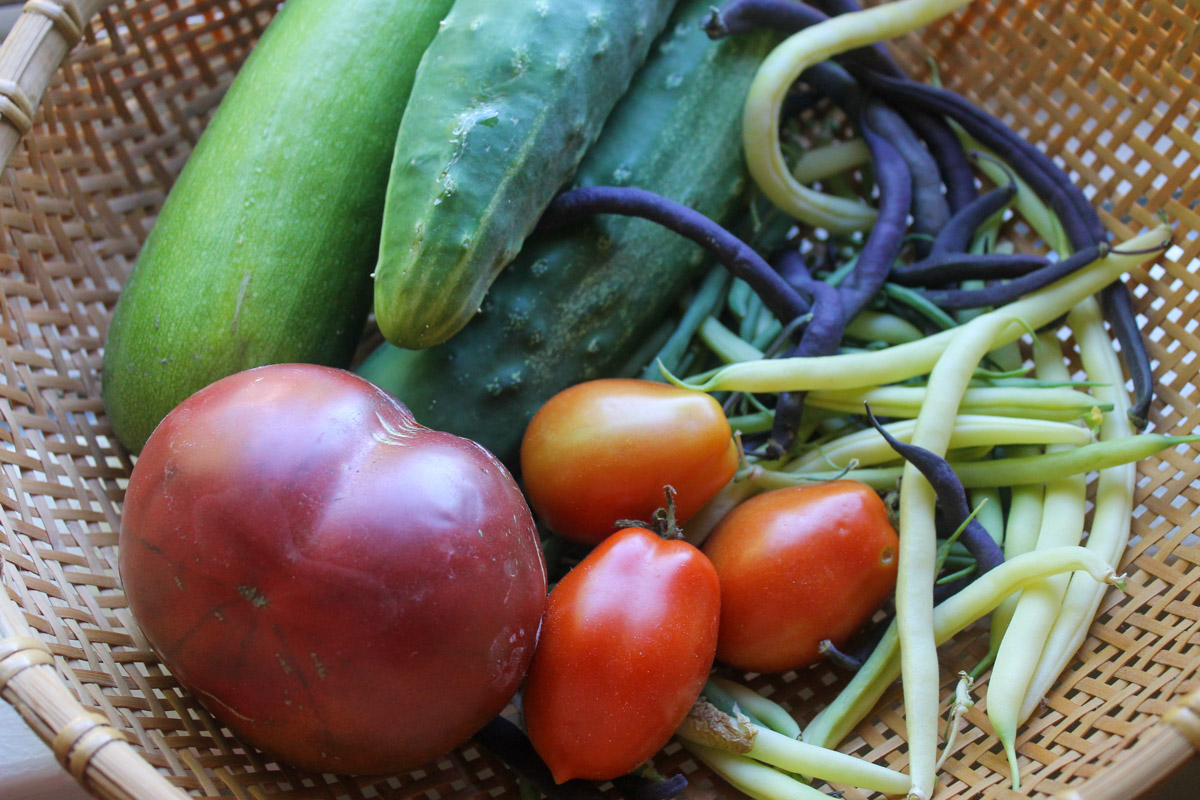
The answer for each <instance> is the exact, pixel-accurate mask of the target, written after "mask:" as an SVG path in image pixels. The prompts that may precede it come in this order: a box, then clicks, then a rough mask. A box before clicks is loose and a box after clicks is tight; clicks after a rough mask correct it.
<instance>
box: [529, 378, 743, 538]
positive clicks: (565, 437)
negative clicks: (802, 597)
mask: <svg viewBox="0 0 1200 800" xmlns="http://www.w3.org/2000/svg"><path fill="white" fill-rule="evenodd" d="M736 470H737V448H736V446H735V444H734V442H733V436H732V433H731V431H730V428H729V422H728V420H726V418H725V414H724V412H722V410H721V406H720V404H719V403H717V402H716V401H715V400H713V399H712V398H711V397H709V396H708V395H706V394H704V393H703V392H697V391H692V390H689V389H682V388H679V387H676V386H671V385H668V384H664V383H655V382H654V381H644V380H633V379H624V378H603V379H600V380H594V381H586V382H584V383H580V384H576V385H575V386H572V387H570V388H567V389H564V390H563V391H561V392H559V393H558V394H556V395H555V396H554V397H552V398H550V400H549V401H547V402H546V404H545V405H544V406H542V408H541V409H539V410H538V412H537V414H535V415H534V417H533V419H532V420H531V421H530V423H529V427H528V428H527V429H526V431H525V436H524V439H523V440H522V442H521V479H522V482H523V483H524V486H525V493H526V495H527V496H528V497H529V504H530V505H531V506H532V507H533V511H534V514H536V515H537V517H538V519H540V520H541V521H542V522H543V523H545V525H546V527H548V528H550V530H552V531H554V532H555V533H557V534H559V535H560V536H563V537H565V538H567V539H570V540H572V541H575V542H580V543H582V544H596V543H597V542H599V541H601V540H602V539H604V537H606V536H608V535H609V534H611V533H612V532H613V531H615V530H616V529H617V527H618V526H617V524H616V522H617V521H618V520H647V521H648V520H650V518H651V515H653V513H654V511H655V510H656V509H658V508H659V506H661V505H662V504H663V487H664V486H668V485H669V486H671V487H673V488H674V489H675V515H676V521H677V522H678V523H679V524H681V525H682V524H683V523H684V522H685V521H686V520H687V519H688V517H690V516H691V515H692V514H694V513H696V511H698V510H699V509H700V507H701V506H703V505H704V504H705V503H706V502H708V500H709V499H710V498H711V497H712V496H713V495H714V494H716V493H717V491H719V490H720V489H721V487H722V486H724V485H725V484H726V483H728V482H729V481H730V479H731V478H733V474H734V472H736Z"/></svg>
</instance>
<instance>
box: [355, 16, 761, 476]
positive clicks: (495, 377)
mask: <svg viewBox="0 0 1200 800" xmlns="http://www.w3.org/2000/svg"><path fill="white" fill-rule="evenodd" d="M709 10H710V3H709V0H685V2H683V3H681V4H680V7H679V9H678V10H677V11H676V13H675V15H674V17H673V18H672V23H671V25H669V26H668V28H667V31H666V32H665V33H664V34H663V35H662V36H661V37H660V39H659V41H658V42H657V44H656V46H655V47H654V48H653V49H652V51H651V54H650V56H649V58H648V59H647V61H646V64H645V66H644V67H643V68H642V70H641V71H640V72H639V73H638V74H637V76H636V77H635V79H634V81H633V83H632V85H631V86H630V89H629V92H628V93H627V94H626V95H625V97H624V98H623V99H622V100H621V102H620V104H619V105H618V106H617V107H616V108H615V109H614V111H613V113H612V115H611V116H610V117H609V120H608V123H607V124H606V126H605V127H604V130H603V132H602V133H601V135H600V137H599V139H598V140H597V141H596V144H595V145H594V146H593V147H592V148H591V149H590V150H589V151H588V153H587V155H586V157H585V158H584V160H583V162H582V164H581V165H580V167H579V171H578V173H577V174H576V179H575V183H576V184H578V185H589V184H590V185H597V184H605V185H613V184H627V185H631V186H639V187H642V188H645V189H649V190H652V191H656V192H659V193H660V194H663V195H665V196H667V197H670V198H672V199H674V200H677V201H679V202H682V203H685V204H687V205H689V206H691V207H692V208H695V209H696V210H698V211H700V212H702V213H704V214H707V215H709V216H711V217H713V218H715V219H717V220H719V221H725V222H728V221H730V220H731V219H732V218H733V217H734V216H735V215H739V214H740V213H744V208H745V200H746V199H747V197H748V196H749V191H748V184H749V181H748V177H747V174H746V171H745V166H744V159H743V156H742V149H741V125H742V101H743V98H744V97H745V93H746V91H747V89H748V88H749V86H750V82H751V80H752V79H753V76H754V72H755V70H756V69H757V67H758V65H759V63H760V62H761V61H762V59H763V58H764V57H765V55H766V54H767V52H768V51H769V49H770V47H771V46H772V45H773V44H775V43H777V42H778V41H779V37H778V35H777V34H774V33H771V32H760V33H756V34H753V35H747V36H739V37H731V38H728V39H723V40H721V41H719V42H710V41H709V39H708V38H707V36H706V35H705V34H704V32H703V31H702V30H701V28H700V21H701V20H702V19H703V18H704V17H705V15H706V13H708V12H709ZM707 263H709V262H708V261H707V259H706V257H705V255H704V253H703V251H702V250H701V249H700V248H699V247H698V246H696V245H695V244H693V243H691V242H690V241H687V240H685V239H683V238H682V237H680V236H677V235H676V234H674V233H671V232H669V231H667V230H665V229H663V228H661V227H659V226H657V225H654V224H652V223H650V222H646V221H645V220H640V219H631V218H628V217H617V216H603V217H594V218H592V219H589V220H586V221H584V222H581V223H579V224H576V225H573V226H571V227H570V228H567V229H564V230H562V231H559V232H556V233H554V234H550V235H545V234H539V233H535V234H534V235H533V236H532V237H530V239H529V241H528V242H527V243H526V245H525V247H524V248H523V249H522V250H521V252H520V254H519V255H518V257H517V258H516V260H515V261H514V262H513V263H512V264H510V265H509V267H508V268H507V269H506V270H505V271H504V272H503V273H502V274H501V275H500V277H499V278H498V279H497V280H496V282H495V284H493V286H492V288H491V290H490V291H489V292H488V294H487V297H486V298H485V300H484V304H483V310H482V311H481V312H480V313H479V314H478V315H477V316H476V317H475V318H474V319H473V320H471V322H470V323H469V324H468V325H467V326H466V327H465V328H463V330H462V331H461V332H459V334H458V335H456V336H455V337H454V338H453V339H451V340H449V341H448V342H446V343H444V344H441V345H438V346H437V347H433V348H429V349H425V350H402V349H399V348H396V347H393V346H391V345H384V346H382V347H380V348H379V349H377V350H375V351H374V352H373V353H372V354H371V355H370V356H369V357H368V358H367V360H366V361H365V362H364V363H363V364H361V365H360V366H359V367H358V371H359V373H360V374H361V375H363V376H365V377H366V378H368V379H369V380H371V381H374V382H375V383H376V384H378V385H379V386H382V387H383V388H384V389H386V390H388V391H389V392H391V393H392V394H394V395H396V396H397V397H399V398H400V399H401V400H402V401H403V402H404V403H406V404H407V405H408V406H409V408H410V409H411V410H412V411H413V413H414V415H415V416H416V418H417V420H418V421H419V422H421V423H422V424H425V425H429V426H431V427H435V428H439V429H443V430H450V431H454V432H455V433H457V434H459V435H461V436H466V437H468V438H471V439H474V440H476V441H478V442H480V443H481V444H483V445H484V446H485V447H487V448H488V449H490V450H491V451H492V452H493V453H495V454H496V455H497V456H499V457H500V458H501V459H502V460H503V461H505V462H506V463H508V464H509V465H515V459H516V455H517V450H518V447H519V444H520V440H521V436H522V434H523V432H524V430H525V426H526V424H527V423H528V421H529V419H530V417H532V415H533V413H534V411H536V410H537V408H538V407H540V406H541V404H542V403H544V402H545V401H546V400H547V399H548V398H549V397H550V396H551V395H553V394H554V393H555V392H557V391H559V390H561V389H564V388H566V387H567V386H569V385H571V384H572V383H576V382H578V381H582V380H585V379H589V378H596V377H600V376H604V375H610V374H613V373H615V372H616V371H617V370H619V369H621V368H622V367H623V366H624V365H625V362H626V361H627V360H628V359H629V358H630V357H631V356H632V355H633V354H634V353H635V352H637V351H638V349H639V346H640V345H642V344H643V342H644V341H645V340H646V339H648V338H649V337H651V336H652V335H653V332H654V330H655V328H656V327H657V326H658V325H659V324H660V323H661V322H662V320H663V317H664V315H665V314H667V313H668V312H669V311H670V309H671V308H672V306H673V304H674V303H675V302H676V301H677V299H678V298H679V297H680V296H681V294H682V293H683V292H684V290H685V289H686V288H687V287H688V285H689V284H690V283H691V282H692V281H693V280H694V279H695V278H696V277H697V276H698V275H699V274H700V272H701V271H702V269H703V268H704V267H705V265H706V264H707Z"/></svg>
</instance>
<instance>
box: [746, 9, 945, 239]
mask: <svg viewBox="0 0 1200 800" xmlns="http://www.w3.org/2000/svg"><path fill="white" fill-rule="evenodd" d="M967 2H968V0H897V2H892V3H888V4H886V5H882V6H877V7H875V8H870V9H867V10H866V11H862V12H859V13H855V14H846V15H843V16H839V17H831V18H830V19H828V20H826V21H824V22H821V23H819V24H817V25H813V26H811V27H809V28H805V29H804V30H802V31H800V32H799V33H796V34H793V35H792V36H790V37H789V38H787V39H785V40H784V41H783V42H782V43H780V44H779V45H778V46H777V47H776V48H775V49H774V50H773V51H772V52H771V53H770V54H769V55H768V56H767V58H766V59H765V60H764V61H763V63H762V64H761V65H760V66H759V69H758V72H757V74H756V75H755V78H754V81H753V83H752V84H751V87H750V91H749V93H748V95H747V97H746V112H745V123H744V127H743V130H742V141H743V146H744V148H745V151H746V160H747V165H748V167H749V169H750V174H751V176H752V177H753V178H754V180H755V182H756V183H757V184H758V186H759V188H760V189H762V191H763V193H764V194H766V196H767V197H768V198H769V199H770V200H771V201H772V202H774V203H775V204H776V205H777V206H778V207H779V208H780V209H782V210H783V211H784V212H785V213H788V214H790V215H792V216H793V217H795V218H797V219H800V220H802V221H804V222H807V223H809V224H812V225H815V226H818V227H824V228H826V229H827V230H829V231H831V232H834V233H848V232H852V231H857V230H865V229H867V228H869V227H870V226H871V225H872V224H873V223H874V221H875V212H874V211H873V210H872V209H871V208H870V207H869V206H867V205H866V204H864V203H861V202H857V201H844V202H840V203H823V202H820V201H816V202H814V199H813V198H812V197H811V195H812V192H811V190H809V189H807V188H806V187H805V186H803V185H802V184H800V183H799V182H798V181H796V180H795V178H793V177H792V175H791V173H790V172H789V171H788V168H787V162H786V160H785V158H784V156H783V151H782V150H781V149H780V144H779V122H780V108H781V104H782V103H783V99H784V97H785V96H786V95H787V93H788V89H789V88H790V87H791V85H792V84H793V83H794V82H795V81H796V79H797V78H798V77H800V74H801V73H802V72H804V70H805V69H807V68H808V67H810V66H812V65H813V64H816V63H819V62H821V61H824V60H826V59H828V58H832V57H833V56H836V55H840V54H842V53H845V52H847V51H849V50H853V49H855V48H858V47H862V46H865V45H870V44H874V43H876V42H878V41H880V40H882V39H888V38H892V37H895V36H901V35H903V34H906V33H910V32H911V31H913V30H916V29H917V28H919V27H921V26H923V25H926V24H928V23H929V22H932V21H933V20H936V19H939V18H940V17H942V16H944V15H946V14H948V13H950V12H951V11H953V10H954V9H956V8H959V7H960V6H963V5H965V4H966V3H967Z"/></svg>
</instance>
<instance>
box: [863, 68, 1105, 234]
mask: <svg viewBox="0 0 1200 800" xmlns="http://www.w3.org/2000/svg"><path fill="white" fill-rule="evenodd" d="M852 71H853V72H855V76H856V77H858V78H859V79H860V80H861V81H863V82H864V83H866V84H868V85H870V86H871V87H872V88H874V89H875V90H876V91H878V92H880V93H881V94H883V95H884V96H886V97H888V98H890V99H891V100H893V101H895V102H899V103H906V104H913V105H915V106H916V107H918V108H921V109H922V110H924V111H926V112H929V113H935V114H942V115H944V116H946V117H948V118H949V119H952V120H954V121H955V122H957V123H958V124H959V125H961V126H962V127H963V129H964V130H965V131H966V132H967V133H968V134H970V135H971V136H973V137H974V138H976V139H978V140H979V141H980V142H981V143H982V144H983V145H984V146H985V147H988V148H990V149H991V150H993V151H994V152H995V153H996V154H997V155H998V156H999V157H1000V158H1001V159H1003V160H1004V161H1005V162H1007V163H1008V164H1009V165H1010V166H1011V167H1012V168H1013V170H1014V171H1015V172H1016V173H1017V174H1018V175H1020V176H1021V178H1023V179H1024V180H1025V182H1026V183H1028V184H1029V187H1030V189H1032V190H1033V191H1034V193H1035V194H1037V195H1038V196H1039V197H1041V198H1042V199H1043V200H1044V201H1045V202H1047V203H1048V204H1049V205H1050V208H1051V210H1052V211H1054V213H1055V214H1056V215H1058V218H1059V220H1060V221H1061V222H1062V225H1063V230H1064V232H1065V233H1066V234H1067V238H1068V239H1069V240H1070V242H1071V246H1072V248H1074V249H1075V250H1082V249H1083V248H1085V247H1088V246H1089V245H1093V244H1097V243H1100V242H1105V241H1107V240H1108V231H1107V230H1106V229H1105V228H1104V225H1103V224H1102V223H1101V222H1100V217H1099V215H1098V214H1097V213H1096V210H1095V208H1093V207H1092V205H1091V203H1089V202H1088V200H1087V198H1086V197H1085V196H1084V194H1083V192H1082V191H1081V190H1080V189H1079V187H1077V186H1076V185H1075V184H1074V183H1072V182H1071V179H1070V178H1069V177H1068V176H1067V174H1066V173H1065V172H1063V171H1062V170H1061V169H1060V168H1059V167H1058V166H1057V165H1056V164H1055V163H1054V161H1053V160H1052V159H1051V158H1050V157H1049V156H1048V155H1046V154H1045V153H1043V152H1042V151H1041V150H1039V149H1038V148H1037V147H1036V146H1034V145H1033V144H1031V143H1030V142H1027V141H1026V140H1024V139H1023V138H1021V137H1020V136H1019V135H1018V134H1017V133H1016V132H1015V131H1013V130H1012V129H1011V128H1009V127H1008V126H1007V125H1005V124H1004V123H1003V122H1002V121H1001V120H999V119H998V118H996V117H994V116H992V115H991V114H990V113H988V112H987V111H984V110H983V109H982V108H980V107H978V106H976V105H975V104H973V103H971V102H970V101H969V100H967V99H966V98H964V97H963V96H962V95H959V94H957V93H955V92H952V91H950V90H948V89H942V88H939V87H936V86H930V85H928V84H924V83H919V82H917V81H913V80H908V79H905V78H896V77H892V76H889V75H883V74H880V73H878V72H872V71H868V70H862V69H859V68H857V67H854V68H852Z"/></svg>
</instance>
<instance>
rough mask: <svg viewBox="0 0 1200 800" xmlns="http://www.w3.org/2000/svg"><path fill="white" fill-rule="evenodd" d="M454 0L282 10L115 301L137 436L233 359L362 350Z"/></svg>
mask: <svg viewBox="0 0 1200 800" xmlns="http://www.w3.org/2000/svg"><path fill="white" fill-rule="evenodd" d="M451 2H452V0H405V2H402V3H400V2H395V0H288V2H287V3H285V4H284V5H283V7H282V9H281V10H280V11H279V13H278V14H277V15H276V17H275V18H274V19H273V20H272V21H271V23H270V24H269V25H268V26H267V29H266V31H265V32H264V33H263V36H262V38H261V40H260V41H259V42H258V44H257V45H256V47H255V48H254V50H253V52H252V53H251V55H250V57H249V58H248V59H247V60H246V63H245V64H244V65H243V66H242V68H241V70H240V71H239V73H238V75H237V77H236V78H235V79H234V81H233V84H232V85H231V86H230V88H229V91H228V93H227V94H226V96H225V97H224V98H223V100H222V101H221V104H220V106H219V107H218V109H217V112H216V113H215V114H214V116H213V119H212V121H211V122H210V123H209V125H208V126H207V128H206V129H205V131H204V133H203V134H202V135H201V137H200V140H199V142H197V144H196V148H195V150H194V151H193V152H192V154H191V156H190V157H189V159H188V162H187V164H186V166H185V167H184V169H183V172H182V173H181V174H180V176H179V179H178V180H177V181H176V182H175V185H174V187H173V188H172V189H171V191H170V194H169V195H168V197H167V200H166V202H165V204H164V206H163V208H162V211H161V213H160V214H159V216H158V219H157V220H156V222H155V224H154V227H153V228H152V230H151V232H150V235H149V237H148V239H147V240H146V243H145V246H144V247H143V249H142V251H141V253H140V254H139V256H138V260H137V263H136V265H135V266H134V268H133V270H132V272H131V274H130V276H129V279H128V281H127V283H126V285H125V288H124V290H123V292H122V294H121V296H120V299H119V300H118V302H117V306H116V309H115V311H114V314H113V319H112V323H111V325H110V327H109V331H108V338H107V342H106V347H105V354H104V372H103V384H102V386H103V390H102V394H103V399H104V405H105V408H106V410H107V412H108V417H109V420H110V421H111V423H112V426H113V429H114V431H115V433H116V435H117V438H118V439H119V440H120V441H121V442H122V443H123V444H124V445H125V446H126V447H127V448H128V449H130V450H131V451H134V452H137V451H140V450H141V448H142V445H143V444H144V443H145V441H146V439H147V437H148V436H149V435H150V433H151V431H152V430H153V429H154V427H155V426H156V425H157V424H158V422H159V420H161V419H162V418H163V417H164V416H165V415H166V414H167V412H168V411H170V410H171V409H172V408H174V407H175V405H177V404H178V403H179V402H180V401H182V400H183V399H184V398H186V397H187V396H188V395H190V394H192V393H193V392H195V391H197V390H198V389H200V388H202V387H203V386H205V385H207V384H209V383H211V382H212V381H214V380H216V379H218V378H221V377H224V376H225V375H228V374H230V373H232V372H236V371H239V370H242V369H246V368H249V367H253V366H259V365H262V364H267V363H273V362H284V361H307V362H314V363H320V364H329V365H334V366H348V365H349V362H350V359H351V358H352V356H353V352H354V348H355V346H356V344H357V343H358V341H359V339H360V337H361V336H362V330H363V326H364V324H365V323H366V319H367V315H368V314H369V312H370V308H371V285H372V282H371V277H370V276H371V270H372V268H373V266H374V263H375V256H376V252H377V248H378V242H379V229H380V224H381V222H380V221H381V218H382V213H383V201H384V195H385V192H386V184H387V172H388V165H389V164H390V162H391V156H392V147H393V145H394V144H395V139H396V131H397V129H398V128H399V125H400V117H401V114H402V113H403V110H404V103H405V100H406V98H407V97H408V95H409V92H410V90H411V88H412V82H413V77H414V75H415V73H416V69H417V65H418V63H419V61H420V57H421V53H422V52H423V51H424V49H425V47H426V46H427V45H428V43H429V42H430V41H431V40H432V39H433V37H434V35H435V33H436V32H437V28H438V24H439V22H440V20H441V19H442V18H443V17H444V16H445V14H446V13H447V11H448V10H449V8H450V6H451Z"/></svg>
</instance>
